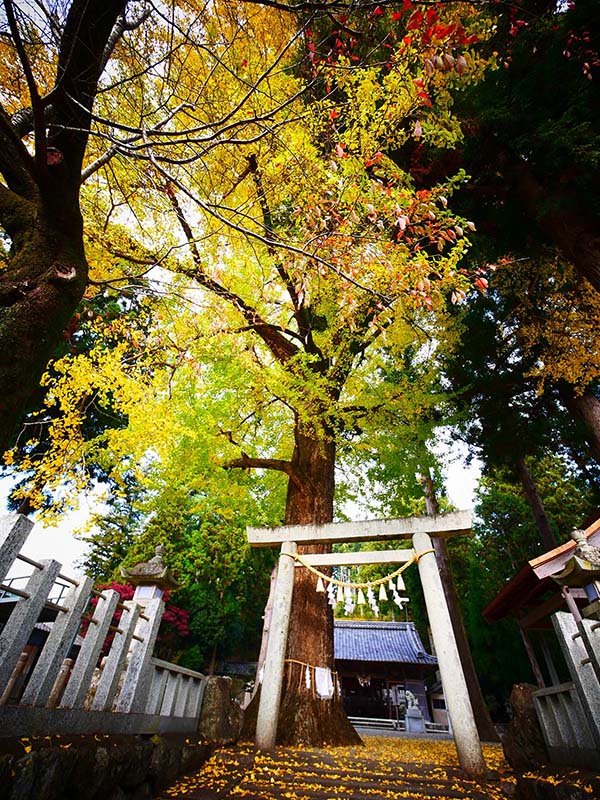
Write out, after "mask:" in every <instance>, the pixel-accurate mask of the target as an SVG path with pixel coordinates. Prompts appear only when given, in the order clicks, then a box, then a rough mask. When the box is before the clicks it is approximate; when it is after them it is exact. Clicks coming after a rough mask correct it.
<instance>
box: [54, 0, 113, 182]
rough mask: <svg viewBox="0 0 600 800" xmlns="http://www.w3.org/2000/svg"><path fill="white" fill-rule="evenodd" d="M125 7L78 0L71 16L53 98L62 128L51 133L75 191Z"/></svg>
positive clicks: (105, 1) (101, 0)
mask: <svg viewBox="0 0 600 800" xmlns="http://www.w3.org/2000/svg"><path fill="white" fill-rule="evenodd" d="M125 6H126V0H73V3H72V5H71V7H70V9H69V14H68V16H67V21H66V24H65V28H64V32H63V37H62V42H61V47H60V52H59V56H58V67H57V76H56V86H55V89H54V91H53V96H52V104H53V107H54V110H55V113H56V119H57V124H56V126H53V127H52V128H51V129H50V136H49V144H50V145H52V147H54V148H56V150H57V151H58V152H59V153H60V155H61V157H62V158H63V159H64V162H65V165H66V167H67V173H68V176H69V179H70V181H69V182H70V183H71V185H72V186H73V188H74V189H75V187H76V191H78V187H79V182H80V175H81V165H82V162H83V157H84V153H85V149H86V146H87V140H88V137H89V127H90V121H91V110H92V106H93V104H94V99H95V97H96V92H97V90H98V80H99V78H100V75H101V73H102V68H103V55H104V51H105V48H106V46H107V43H108V41H109V39H110V36H111V33H112V31H113V29H114V26H115V24H116V22H117V20H118V18H119V16H120V15H121V14H123V13H124V10H125Z"/></svg>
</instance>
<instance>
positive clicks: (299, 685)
mask: <svg viewBox="0 0 600 800" xmlns="http://www.w3.org/2000/svg"><path fill="white" fill-rule="evenodd" d="M335 456H336V447H335V440H334V438H333V436H326V437H325V438H317V437H316V436H315V435H314V434H312V432H310V431H306V430H304V429H303V427H302V423H301V422H300V420H298V419H296V422H295V446H294V453H293V456H292V471H293V475H294V478H290V480H289V482H288V492H287V500H286V513H285V522H286V525H307V524H317V525H320V524H323V523H325V522H331V521H332V520H333V495H334V488H335V478H334V471H335ZM298 550H299V552H300V553H303V554H306V553H323V552H327V551H329V550H330V548H329V547H328V546H327V545H311V546H303V547H299V548H298ZM287 660H288V661H287V669H286V679H285V683H284V687H283V695H282V701H281V709H280V714H279V727H278V734H277V741H278V743H279V744H286V745H289V744H296V745H297V744H305V745H310V746H313V747H321V746H323V745H344V744H358V743H360V742H361V739H360V737H359V736H358V734H357V733H356V731H355V730H354V728H353V727H352V725H351V724H350V722H349V720H348V717H347V716H346V713H345V711H344V708H343V705H342V701H341V697H339V696H338V695H337V693H334V696H333V698H332V699H330V700H325V699H320V698H318V697H317V695H316V692H315V687H314V675H313V679H312V680H311V687H310V688H307V686H306V680H305V667H303V666H301V665H309V666H310V667H327V668H329V669H331V670H332V671H333V670H334V669H335V665H334V653H333V610H332V609H331V607H330V606H329V604H328V602H327V594H326V593H324V592H317V591H316V578H315V577H314V575H312V574H311V573H310V572H309V571H308V570H306V569H303V568H299V569H297V570H296V577H295V582H294V599H293V604H292V616H291V619H290V627H289V634H288V648H287ZM296 662H300V664H298V663H296Z"/></svg>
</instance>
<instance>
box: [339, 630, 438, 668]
mask: <svg viewBox="0 0 600 800" xmlns="http://www.w3.org/2000/svg"><path fill="white" fill-rule="evenodd" d="M334 652H335V658H336V659H339V660H344V661H388V662H396V663H402V664H421V665H428V664H429V665H432V666H433V665H436V664H437V658H435V656H432V655H430V654H429V653H426V652H425V647H424V646H423V642H422V641H421V637H420V636H419V634H418V633H417V630H416V629H415V626H414V624H413V623H412V622H375V621H366V620H339V619H336V620H335V622H334Z"/></svg>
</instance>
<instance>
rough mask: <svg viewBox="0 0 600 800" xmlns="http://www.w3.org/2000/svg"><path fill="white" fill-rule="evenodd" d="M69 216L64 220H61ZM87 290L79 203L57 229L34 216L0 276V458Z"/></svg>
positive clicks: (49, 222) (43, 219)
mask: <svg viewBox="0 0 600 800" xmlns="http://www.w3.org/2000/svg"><path fill="white" fill-rule="evenodd" d="M65 216H67V215H65ZM86 285H87V263H86V260H85V255H84V250H83V231H82V224H81V217H80V214H79V207H78V203H77V202H76V201H75V203H74V208H72V209H70V213H69V215H68V216H67V218H66V219H65V220H61V223H60V224H57V222H55V221H53V220H48V219H47V218H46V215H45V214H44V213H43V212H42V213H38V214H37V215H36V219H35V221H34V222H33V224H32V227H31V230H30V232H29V234H28V235H27V236H26V237H25V241H24V243H23V244H22V245H21V246H20V247H19V248H18V250H17V251H16V252H15V254H14V256H13V258H12V259H10V261H9V264H8V267H7V269H6V270H4V271H3V272H2V273H0V345H1V346H0V386H3V387H10V388H7V389H6V390H5V391H3V392H2V393H1V394H0V453H1V452H4V451H5V450H6V449H7V448H8V447H9V446H10V444H11V441H12V439H13V437H14V435H15V433H16V432H17V430H18V426H19V424H20V422H21V420H22V418H23V415H24V413H25V411H26V410H27V409H28V408H30V407H31V405H32V404H33V403H34V401H35V400H36V395H37V394H38V393H39V392H40V389H39V382H40V378H41V377H42V374H43V373H44V370H45V369H46V365H47V364H48V361H49V360H50V359H51V358H52V356H53V355H54V354H55V352H56V349H57V347H58V345H59V343H60V341H61V338H62V335H63V331H64V329H65V328H66V327H67V325H68V323H69V321H70V320H71V318H72V317H73V314H74V313H75V310H76V308H77V305H78V303H79V301H80V300H81V298H82V296H83V292H84V291H85V287H86Z"/></svg>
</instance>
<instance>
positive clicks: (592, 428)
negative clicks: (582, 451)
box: [560, 384, 600, 464]
mask: <svg viewBox="0 0 600 800" xmlns="http://www.w3.org/2000/svg"><path fill="white" fill-rule="evenodd" d="M560 393H561V396H562V398H563V400H564V402H565V405H566V406H567V408H568V409H569V411H570V412H571V414H573V416H574V417H576V418H577V419H579V420H580V421H581V422H582V423H583V427H584V430H585V438H586V441H587V443H588V445H589V447H590V450H591V451H592V455H593V457H594V458H595V460H596V461H597V463H598V464H600V400H598V398H597V397H596V395H595V394H594V392H593V391H592V390H591V389H586V390H585V391H584V392H583V394H575V392H574V391H573V387H572V386H571V385H570V384H562V385H561V387H560Z"/></svg>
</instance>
